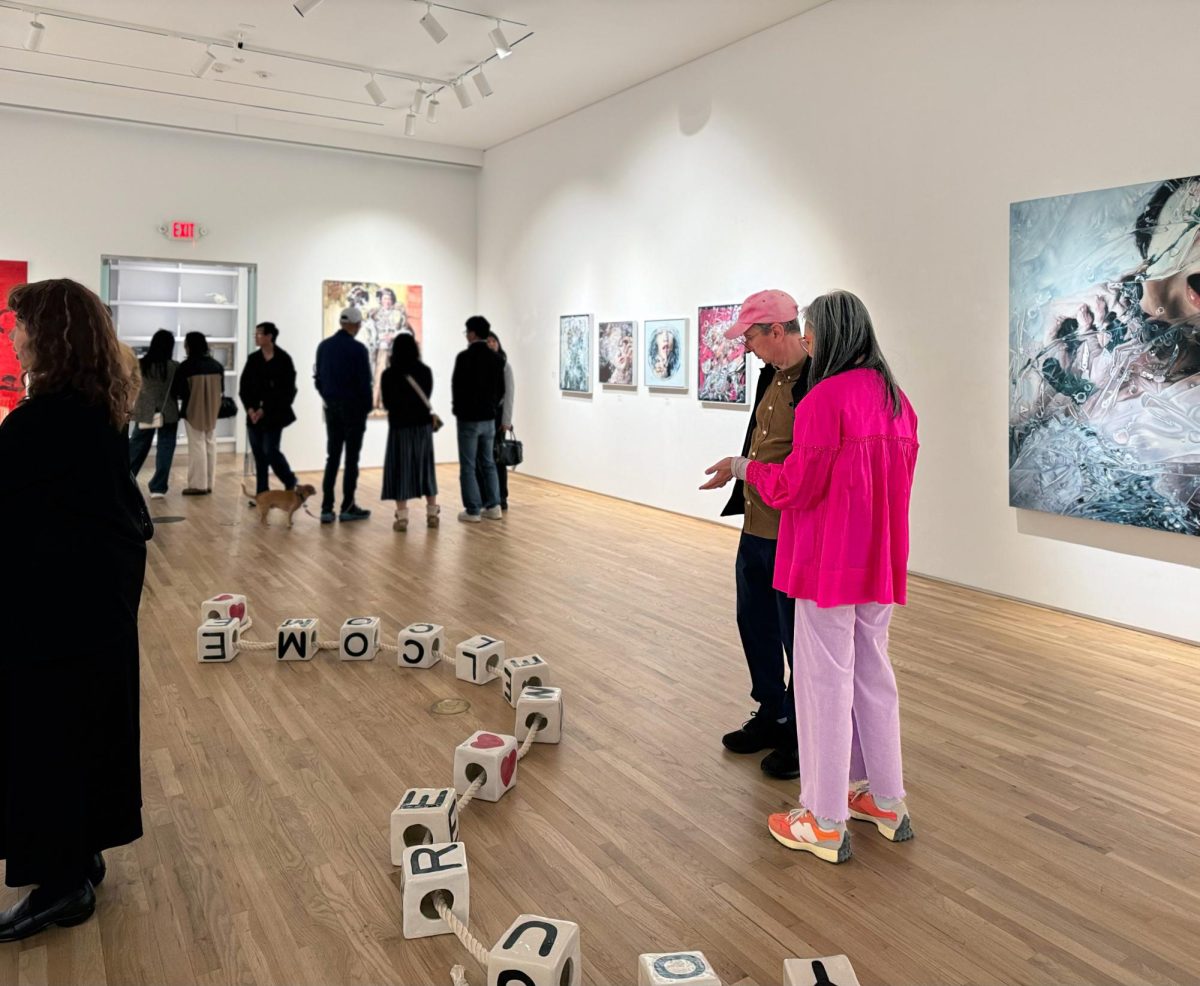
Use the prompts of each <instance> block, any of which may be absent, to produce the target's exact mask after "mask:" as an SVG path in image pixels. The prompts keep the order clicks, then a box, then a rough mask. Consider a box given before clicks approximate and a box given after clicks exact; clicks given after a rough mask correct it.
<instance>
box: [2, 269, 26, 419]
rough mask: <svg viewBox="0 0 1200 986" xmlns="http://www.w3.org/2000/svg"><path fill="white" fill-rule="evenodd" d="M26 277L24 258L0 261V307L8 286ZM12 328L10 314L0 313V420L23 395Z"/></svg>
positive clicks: (22, 281) (6, 294) (19, 365)
mask: <svg viewBox="0 0 1200 986" xmlns="http://www.w3.org/2000/svg"><path fill="white" fill-rule="evenodd" d="M28 279H29V265H28V264H27V263H26V262H25V261H24V260H0V309H3V307H4V304H5V303H6V302H7V301H8V292H9V289H11V288H14V287H16V286H17V285H18V284H24V283H25V282H26V281H27V280H28ZM12 327H13V316H12V313H11V312H5V313H4V314H3V315H0V421H2V420H3V419H4V417H5V415H7V414H8V412H9V411H11V410H12V409H13V408H14V407H16V406H17V404H18V403H19V402H20V400H21V398H22V397H24V396H25V385H24V383H23V373H22V371H21V364H20V363H18V362H17V354H16V352H15V351H14V350H13V344H12V339H11V338H10V337H9V333H10V332H11V331H12Z"/></svg>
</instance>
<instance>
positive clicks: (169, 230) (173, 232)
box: [158, 219, 208, 243]
mask: <svg viewBox="0 0 1200 986" xmlns="http://www.w3.org/2000/svg"><path fill="white" fill-rule="evenodd" d="M158 231H159V232H160V233H162V235H163V236H165V237H166V238H167V239H168V240H186V241H188V242H192V243H194V242H196V240H198V239H200V237H202V236H204V235H205V234H206V233H207V232H208V230H207V229H205V228H204V227H203V226H201V225H200V224H199V223H194V222H192V221H190V220H188V219H168V220H167V221H166V222H164V223H162V224H161V225H160V226H159V227H158Z"/></svg>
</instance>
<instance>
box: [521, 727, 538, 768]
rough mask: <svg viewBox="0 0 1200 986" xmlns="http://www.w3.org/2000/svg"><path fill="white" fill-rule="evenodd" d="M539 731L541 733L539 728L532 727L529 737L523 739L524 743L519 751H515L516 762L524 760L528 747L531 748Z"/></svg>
mask: <svg viewBox="0 0 1200 986" xmlns="http://www.w3.org/2000/svg"><path fill="white" fill-rule="evenodd" d="M541 731H542V727H541V726H534V727H533V729H531V730H529V735H528V736H526V737H525V742H524V743H522V744H521V749H519V750H518V751H517V759H518V760H524V759H525V754H526V753H528V752H529V749H530V747H532V746H533V740H534V737H536V736H537V734H538V733H540V732H541Z"/></svg>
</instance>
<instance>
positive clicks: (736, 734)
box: [721, 712, 780, 753]
mask: <svg viewBox="0 0 1200 986" xmlns="http://www.w3.org/2000/svg"><path fill="white" fill-rule="evenodd" d="M779 742H780V728H779V723H777V722H775V721H774V720H773V719H771V718H770V717H767V716H763V715H762V714H761V713H759V712H752V713H750V718H749V719H747V720H746V721H745V722H744V723H743V724H742V728H741V729H735V730H734V731H733V732H732V733H726V734H725V735H724V736H722V737H721V744H722V745H723V746H724V747H725V749H727V750H728V751H729V752H730V753H758V751H759V750H769V749H771V748H772V747H774V746H778V745H779Z"/></svg>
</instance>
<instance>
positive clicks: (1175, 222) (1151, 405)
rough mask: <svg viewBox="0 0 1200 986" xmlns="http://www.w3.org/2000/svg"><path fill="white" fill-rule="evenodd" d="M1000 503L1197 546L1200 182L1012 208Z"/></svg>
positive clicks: (1176, 180)
mask: <svg viewBox="0 0 1200 986" xmlns="http://www.w3.org/2000/svg"><path fill="white" fill-rule="evenodd" d="M1009 296H1010V297H1009V306H1010V308H1009V357H1010V364H1009V503H1010V504H1011V505H1012V506H1014V507H1021V508H1024V509H1027V510H1041V511H1045V512H1048V513H1057V514H1065V515H1069V516H1073V517H1086V518H1090V519H1092V520H1102V521H1108V522H1111V523H1116V524H1130V525H1134V526H1137V527H1149V528H1155V529H1158V530H1163V531H1173V532H1177V533H1186V534H1193V535H1198V534H1200V176H1192V177H1186V178H1171V179H1166V180H1163V181H1154V182H1146V183H1142V184H1138V185H1127V186H1124V187H1121V188H1109V189H1104V190H1101V191H1093V192H1080V193H1075V194H1070V195H1059V196H1056V197H1054V198H1045V199H1034V200H1032V201H1027V202H1016V203H1014V204H1013V205H1012V207H1011V209H1010V237H1009Z"/></svg>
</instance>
